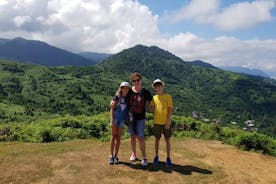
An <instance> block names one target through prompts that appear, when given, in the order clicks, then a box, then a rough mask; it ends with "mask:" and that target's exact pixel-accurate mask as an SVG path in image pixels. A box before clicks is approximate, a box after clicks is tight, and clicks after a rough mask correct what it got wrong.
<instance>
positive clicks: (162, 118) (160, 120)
mask: <svg viewBox="0 0 276 184" xmlns="http://www.w3.org/2000/svg"><path fill="white" fill-rule="evenodd" d="M151 105H154V112H153V113H154V115H153V116H154V123H155V124H159V125H165V124H166V122H167V119H168V108H169V107H172V106H173V103H172V97H171V95H169V94H163V95H154V97H153V100H152V101H151Z"/></svg>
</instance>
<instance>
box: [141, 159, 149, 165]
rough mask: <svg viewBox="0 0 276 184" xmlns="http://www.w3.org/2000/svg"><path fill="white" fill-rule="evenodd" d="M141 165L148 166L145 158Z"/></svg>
mask: <svg viewBox="0 0 276 184" xmlns="http://www.w3.org/2000/svg"><path fill="white" fill-rule="evenodd" d="M141 164H142V165H143V166H148V165H149V163H148V160H147V159H146V158H143V159H142V161H141Z"/></svg>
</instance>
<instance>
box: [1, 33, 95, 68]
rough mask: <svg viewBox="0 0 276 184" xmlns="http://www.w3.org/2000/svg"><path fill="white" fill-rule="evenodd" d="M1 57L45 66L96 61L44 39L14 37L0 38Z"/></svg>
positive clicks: (75, 64) (89, 63) (92, 62)
mask: <svg viewBox="0 0 276 184" xmlns="http://www.w3.org/2000/svg"><path fill="white" fill-rule="evenodd" d="M0 58H2V59H9V60H14V61H19V62H23V63H31V64H38V65H44V66H64V65H71V66H89V65H94V64H96V61H93V60H91V59H86V58H84V57H82V56H80V55H77V54H74V53H71V52H69V51H66V50H64V49H60V48H57V47H54V46H51V45H49V44H47V43H45V42H42V41H36V40H26V39H23V38H14V39H11V40H7V39H0Z"/></svg>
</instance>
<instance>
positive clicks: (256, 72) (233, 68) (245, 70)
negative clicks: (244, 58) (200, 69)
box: [220, 66, 269, 77]
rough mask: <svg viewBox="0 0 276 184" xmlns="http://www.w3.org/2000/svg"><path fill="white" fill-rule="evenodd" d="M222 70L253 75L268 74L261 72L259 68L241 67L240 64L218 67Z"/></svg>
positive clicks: (263, 75)
mask: <svg viewBox="0 0 276 184" xmlns="http://www.w3.org/2000/svg"><path fill="white" fill-rule="evenodd" d="M220 68H221V69H222V70H226V71H232V72H236V73H242V74H247V75H254V76H261V77H269V75H268V74H266V73H265V72H263V71H262V70H259V69H250V68H246V67H241V66H227V67H226V66H225V67H220Z"/></svg>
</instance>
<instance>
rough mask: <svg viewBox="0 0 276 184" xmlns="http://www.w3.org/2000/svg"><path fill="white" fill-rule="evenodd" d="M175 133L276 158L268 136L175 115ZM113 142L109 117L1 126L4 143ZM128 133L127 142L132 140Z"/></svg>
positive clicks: (150, 122)
mask: <svg viewBox="0 0 276 184" xmlns="http://www.w3.org/2000/svg"><path fill="white" fill-rule="evenodd" d="M152 118H153V116H152V115H151V114H148V115H147V124H146V136H152V135H153V130H152V129H153V119H152ZM172 129H173V132H174V136H176V137H181V138H183V137H194V138H200V139H208V140H221V141H223V142H225V143H228V144H232V145H236V146H238V147H240V148H241V149H244V150H247V151H249V150H254V151H257V152H261V153H264V154H269V155H273V156H276V140H275V139H273V138H272V137H269V136H267V135H264V134H257V133H250V132H245V131H242V130H239V129H236V128H229V127H221V126H220V125H218V124H214V123H212V124H207V123H204V122H201V121H199V120H195V119H193V118H191V117H184V116H177V115H174V116H173V118H172ZM92 137H93V138H97V139H100V140H103V141H108V140H109V139H110V125H109V114H108V113H103V114H99V115H95V116H85V115H82V116H70V115H66V116H64V117H58V118H51V119H45V120H40V121H35V122H24V123H22V122H21V123H6V124H0V141H26V142H53V141H67V140H72V139H76V138H78V139H86V138H92ZM128 137H129V135H128V133H127V131H126V130H125V131H124V134H123V138H128Z"/></svg>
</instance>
